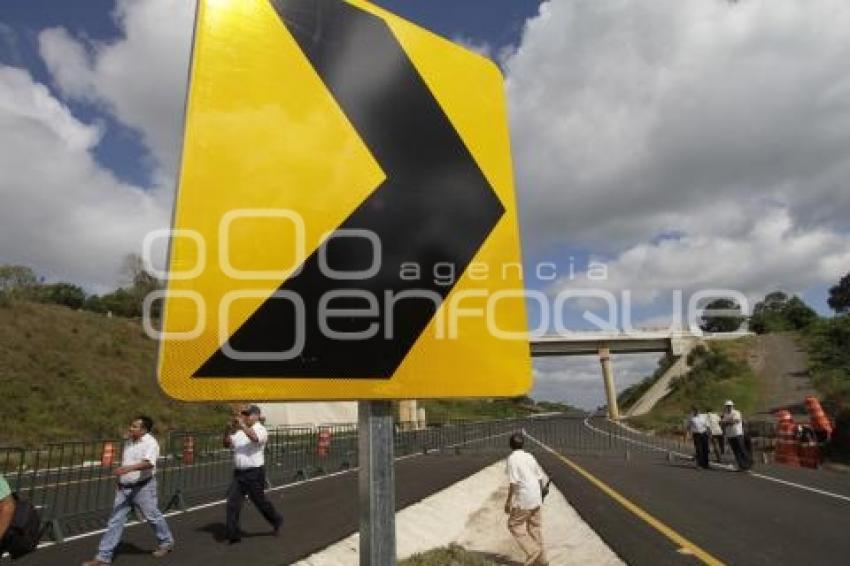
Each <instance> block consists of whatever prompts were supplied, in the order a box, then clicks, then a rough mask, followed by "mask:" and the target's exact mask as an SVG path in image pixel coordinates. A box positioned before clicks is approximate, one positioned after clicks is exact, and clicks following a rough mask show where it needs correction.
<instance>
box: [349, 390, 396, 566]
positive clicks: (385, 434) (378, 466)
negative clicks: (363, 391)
mask: <svg viewBox="0 0 850 566" xmlns="http://www.w3.org/2000/svg"><path fill="white" fill-rule="evenodd" d="M358 425H359V426H358V427H357V429H358V433H357V434H358V448H359V460H360V470H359V490H358V491H359V501H360V564H361V566H394V565H395V563H396V539H395V470H394V468H393V413H392V402H390V401H360V402H359V405H358Z"/></svg>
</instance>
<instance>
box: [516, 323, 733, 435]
mask: <svg viewBox="0 0 850 566" xmlns="http://www.w3.org/2000/svg"><path fill="white" fill-rule="evenodd" d="M749 335H750V333H749V332H732V333H725V334H706V333H702V332H689V331H671V330H631V331H628V332H621V331H618V332H578V331H577V332H569V333H567V334H555V335H547V336H543V337H540V338H535V339H532V340H531V341H530V346H531V355H532V356H534V357H548V356H588V355H598V356H599V361H600V363H601V365H602V378H603V381H604V383H605V395H606V397H607V399H608V416H609V417H610V418H612V419H619V418H620V410H619V407H618V406H617V388H616V386H615V384H614V372H613V370H612V368H611V354H638V353H651V352H658V353H659V354H662V353H667V354H670V355H671V356H673V357H674V358H676V361H675V362H674V363H673V365H672V366H670V368H668V369H667V371H666V372H665V373H664V375H662V376H661V377H660V378H659V379H658V381H657V382H656V383H655V384H654V385H653V386H652V387H650V388H649V390H647V392H646V393H645V394H644V395H643V396H642V397H641V398H640V399H639V400H638V401H637V402H636V403H635V404H634V405H633V406H632V407H631V408H630V409H629V411H628V413H627V416H630V417H631V416H637V415H642V414H645V413H647V412H649V410H650V409H652V407H653V406H654V405H655V403H657V402H658V400H660V399H661V398H662V397H664V395H666V394H667V393H668V392H669V390H670V382H671V381H672V379H673V378H674V377H678V376H680V375H683V374H685V373H687V371H688V363H687V358H688V353H689V352H690V351H691V350H692V349H693V348H694V347H696V346H697V345H698V344H700V343H702V342H705V341H709V340H734V339H737V338H741V337H743V336H749Z"/></svg>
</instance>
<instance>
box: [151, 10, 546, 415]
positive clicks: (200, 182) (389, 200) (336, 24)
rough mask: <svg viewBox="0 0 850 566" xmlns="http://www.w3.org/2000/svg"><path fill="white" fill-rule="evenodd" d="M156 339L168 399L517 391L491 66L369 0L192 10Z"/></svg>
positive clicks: (513, 234)
mask: <svg viewBox="0 0 850 566" xmlns="http://www.w3.org/2000/svg"><path fill="white" fill-rule="evenodd" d="M162 326H163V328H162V335H161V341H160V353H159V367H158V373H159V381H160V384H161V386H162V388H163V389H164V390H165V391H166V392H167V393H168V394H169V395H171V396H173V397H176V398H179V399H185V400H196V401H201V400H235V399H257V400H317V399H324V400H333V399H409V398H437V397H477V396H513V395H519V394H522V393H524V392H525V391H527V389H528V388H529V386H530V357H529V356H530V354H529V347H528V342H527V337H526V336H525V333H526V330H527V322H526V313H525V306H524V298H523V287H522V276H521V259H520V246H519V237H518V227H517V213H516V206H515V196H514V187H513V178H512V171H511V159H510V147H509V139H508V128H507V120H506V109H505V100H504V90H503V79H502V76H501V74H500V72H499V70H498V68H497V67H496V66H495V65H494V64H493V63H492V62H491V61H489V60H487V59H485V58H483V57H481V56H479V55H477V54H475V53H472V52H470V51H468V50H466V49H463V48H461V47H459V46H457V45H455V44H453V43H451V42H449V41H447V40H445V39H442V38H440V37H438V36H436V35H434V34H432V33H430V32H428V31H426V30H423V29H421V28H419V27H417V26H415V25H413V24H411V23H409V22H407V21H405V20H402V19H401V18H398V17H396V16H394V15H392V14H390V13H388V12H386V11H384V10H382V9H380V8H377V7H375V6H373V5H372V4H369V3H368V2H364V1H360V0H349V1H343V0H254V1H240V2H229V1H224V0H201V1H200V2H199V8H198V14H197V21H196V30H195V40H194V50H193V56H192V68H191V77H190V87H189V95H188V100H187V111H186V130H185V139H184V147H183V159H182V167H181V172H180V178H179V187H178V193H177V198H176V202H175V210H174V221H173V230H172V233H171V248H170V257H169V282H168V287H167V290H166V292H165V299H164V316H163V323H162Z"/></svg>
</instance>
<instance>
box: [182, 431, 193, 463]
mask: <svg viewBox="0 0 850 566" xmlns="http://www.w3.org/2000/svg"><path fill="white" fill-rule="evenodd" d="M183 463H184V464H188V465H192V464H194V463H195V437H194V436H186V437H184V438H183Z"/></svg>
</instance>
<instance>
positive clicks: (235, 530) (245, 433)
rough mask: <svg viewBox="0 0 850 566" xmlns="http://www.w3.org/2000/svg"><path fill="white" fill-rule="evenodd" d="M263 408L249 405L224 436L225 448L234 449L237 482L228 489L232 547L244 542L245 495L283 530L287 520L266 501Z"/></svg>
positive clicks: (276, 531) (232, 422)
mask: <svg viewBox="0 0 850 566" xmlns="http://www.w3.org/2000/svg"><path fill="white" fill-rule="evenodd" d="M259 420H260V408H259V407H258V406H256V405H249V406H248V407H247V408H245V409H244V410H242V411H241V413H240V414H239V415H238V416H236V417H234V418H233V420H232V421H231V423H230V426H229V427H228V428H227V430H226V431H225V433H224V446H225V447H227V448H232V449H233V467H234V470H233V480H232V481H231V482H230V488H229V489H228V490H227V524H226V531H227V533H226V536H227V540H228V542H230V543H231V544H233V543H237V542H239V541H240V540H242V534H241V532H240V531H239V514H240V512H241V511H242V501H243V500H244V499H245V495H247V496H248V498H249V499H250V500H251V502H252V503H253V504H254V505H255V506H256V507H257V509H258V510H259V511H260V513H261V514H262V515H263V517H265V519H266V521H268V522H269V524H270V525H271V526H272V528H273V529H274V534H277V533H278V532H279V531H280V527H281V526H282V525H283V517H282V516H281V515H280V513H278V512H277V510H276V509H275V508H274V506H273V505H272V504H271V501H269V500H268V499H267V498H266V494H265V489H266V468H265V457H264V454H263V451H264V450H265V447H266V442H268V439H269V433H268V431H267V430H266V427H264V426H263V425H262V424H260V422H259Z"/></svg>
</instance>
